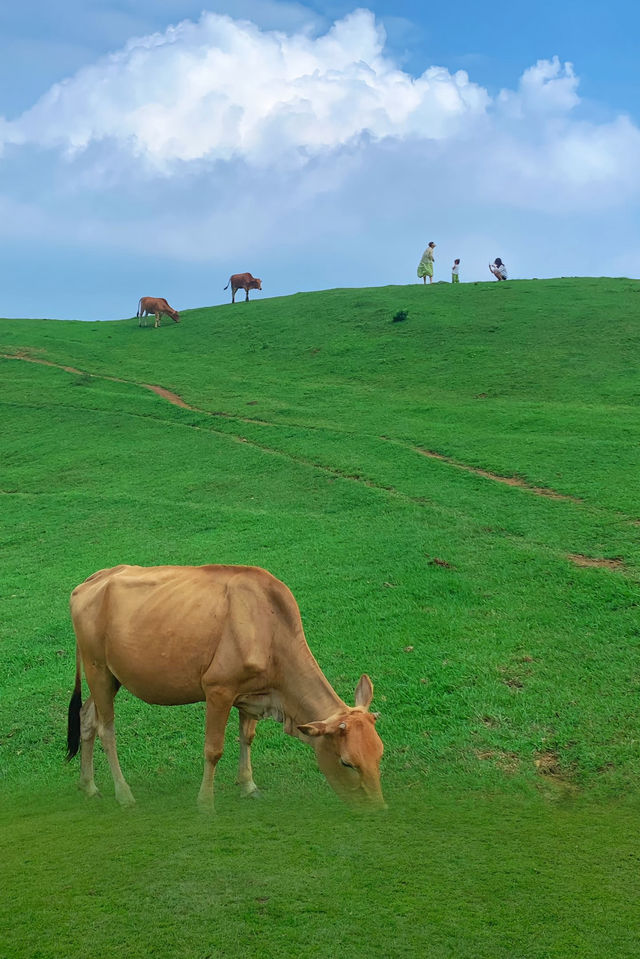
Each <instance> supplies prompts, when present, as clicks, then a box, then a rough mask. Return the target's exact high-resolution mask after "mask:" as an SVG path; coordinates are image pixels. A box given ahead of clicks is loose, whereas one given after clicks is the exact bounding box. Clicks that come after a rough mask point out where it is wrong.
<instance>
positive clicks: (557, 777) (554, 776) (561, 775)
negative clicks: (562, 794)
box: [534, 751, 578, 792]
mask: <svg viewBox="0 0 640 959" xmlns="http://www.w3.org/2000/svg"><path fill="white" fill-rule="evenodd" d="M534 763H535V767H536V769H537V771H538V773H539V774H540V775H541V776H543V777H544V778H545V780H546V781H547V782H550V783H553V784H554V785H555V786H561V787H562V788H563V789H566V790H570V791H571V792H575V791H577V788H578V787H577V786H576V785H575V783H572V782H571V775H570V772H569V771H568V770H567V769H564V768H563V767H562V766H561V764H560V760H559V759H558V755H557V753H554V752H550V751H549V752H542V753H538V754H537V755H536V758H535V760H534Z"/></svg>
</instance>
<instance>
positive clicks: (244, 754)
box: [237, 710, 260, 797]
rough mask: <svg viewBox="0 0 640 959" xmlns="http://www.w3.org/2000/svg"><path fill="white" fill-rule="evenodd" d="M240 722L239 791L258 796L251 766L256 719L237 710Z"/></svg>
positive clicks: (246, 794) (245, 794)
mask: <svg viewBox="0 0 640 959" xmlns="http://www.w3.org/2000/svg"><path fill="white" fill-rule="evenodd" d="M238 719H239V724H240V759H239V762H238V779H237V782H238V784H239V785H240V792H241V794H242V795H243V796H254V797H259V796H260V791H259V790H258V787H257V786H256V784H255V783H254V781H253V770H252V768H251V743H252V742H253V737H254V736H255V734H256V726H257V724H258V720H257V719H254V718H253V717H252V716H248V715H247V714H246V713H243V712H242V710H239V711H238Z"/></svg>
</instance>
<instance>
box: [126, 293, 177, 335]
mask: <svg viewBox="0 0 640 959" xmlns="http://www.w3.org/2000/svg"><path fill="white" fill-rule="evenodd" d="M152 313H153V314H155V318H156V322H155V323H154V329H155V328H157V327H158V326H160V317H161V316H162V314H163V313H164V315H165V316H170V317H171V319H172V320H173V321H174V323H179V322H180V314H179V313H178V311H177V310H174V309H173V307H172V306H169V304H168V303H167V301H166V300H165V298H164V297H163V296H143V297H141V298H140V299H139V300H138V312H137V313H136V316H138V317H140V322H139V323H138V326H142V325H143V323H142V318H143V317H147V316H150V315H151V314H152ZM146 325H147V323H146V320H145V323H144V326H146Z"/></svg>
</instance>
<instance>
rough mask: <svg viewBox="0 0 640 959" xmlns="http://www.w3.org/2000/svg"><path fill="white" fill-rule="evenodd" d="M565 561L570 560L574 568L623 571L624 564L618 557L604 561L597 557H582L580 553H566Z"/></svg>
mask: <svg viewBox="0 0 640 959" xmlns="http://www.w3.org/2000/svg"><path fill="white" fill-rule="evenodd" d="M567 559H570V560H571V562H572V563H575V564H576V566H595V567H598V568H599V569H624V563H623V561H622V560H621V559H620V558H619V557H618V556H614V558H613V559H604V558H603V557H598V556H583V555H582V553H568V554H567Z"/></svg>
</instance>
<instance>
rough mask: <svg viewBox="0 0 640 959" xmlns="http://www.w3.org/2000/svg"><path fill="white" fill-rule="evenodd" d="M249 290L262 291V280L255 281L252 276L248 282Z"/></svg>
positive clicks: (255, 278)
mask: <svg viewBox="0 0 640 959" xmlns="http://www.w3.org/2000/svg"><path fill="white" fill-rule="evenodd" d="M249 289H251V290H261V289H262V280H259V279H257V277H255V276H254V277H253V279H252V280H250V281H249Z"/></svg>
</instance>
